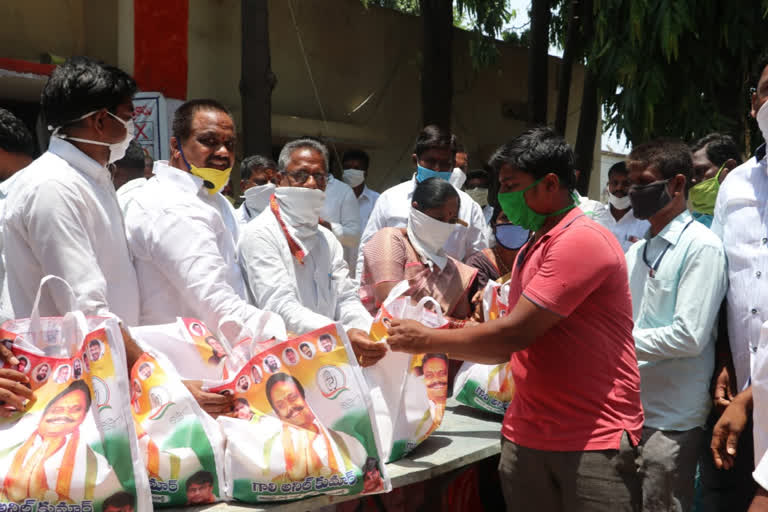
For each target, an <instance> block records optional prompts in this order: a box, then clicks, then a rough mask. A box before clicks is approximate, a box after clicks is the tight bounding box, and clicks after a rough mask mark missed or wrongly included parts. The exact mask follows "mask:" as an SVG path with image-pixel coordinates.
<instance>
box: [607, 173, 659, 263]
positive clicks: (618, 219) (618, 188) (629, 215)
mask: <svg viewBox="0 0 768 512" xmlns="http://www.w3.org/2000/svg"><path fill="white" fill-rule="evenodd" d="M629 185H630V183H629V171H627V164H626V163H625V162H617V163H615V164H613V165H612V166H611V168H610V169H608V204H607V205H605V210H606V211H605V214H603V215H599V216H598V217H597V218H595V220H596V221H598V222H599V223H600V224H602V225H603V226H605V227H606V228H608V229H609V230H611V233H613V236H615V237H616V239H617V240H618V241H619V243H620V244H621V248H622V249H624V252H627V250H629V248H630V247H631V246H632V244H633V243H635V242H637V241H638V240H640V239H641V238H643V237H644V236H645V233H646V232H647V231H648V228H650V227H651V225H650V224H649V223H648V221H647V220H641V219H638V218H637V217H635V213H634V212H633V211H632V205H631V204H630V201H629Z"/></svg>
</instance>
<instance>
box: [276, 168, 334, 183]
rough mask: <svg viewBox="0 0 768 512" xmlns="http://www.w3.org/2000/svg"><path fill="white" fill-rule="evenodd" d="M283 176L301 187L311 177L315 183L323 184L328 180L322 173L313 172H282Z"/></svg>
mask: <svg viewBox="0 0 768 512" xmlns="http://www.w3.org/2000/svg"><path fill="white" fill-rule="evenodd" d="M283 174H285V175H286V176H288V177H289V178H290V179H292V180H293V181H295V182H296V183H298V184H299V185H303V184H304V183H306V182H307V180H309V177H310V176H312V178H314V180H315V183H325V181H326V180H327V179H328V175H327V174H325V173H323V174H321V173H314V172H307V171H295V172H288V171H283Z"/></svg>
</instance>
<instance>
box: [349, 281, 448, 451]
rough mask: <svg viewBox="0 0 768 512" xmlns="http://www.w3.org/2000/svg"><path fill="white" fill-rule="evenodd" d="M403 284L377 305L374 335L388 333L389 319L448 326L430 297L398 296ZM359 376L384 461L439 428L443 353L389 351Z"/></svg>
mask: <svg viewBox="0 0 768 512" xmlns="http://www.w3.org/2000/svg"><path fill="white" fill-rule="evenodd" d="M408 288H409V283H408V281H402V282H400V283H398V284H397V285H395V287H394V288H393V289H392V291H391V292H390V294H389V296H388V297H387V299H386V300H385V301H384V302H383V303H382V305H381V308H380V309H379V311H378V313H377V314H376V317H375V318H374V322H373V325H372V326H371V332H370V335H371V337H372V338H373V339H375V340H377V341H378V340H384V339H385V338H386V337H387V329H388V327H389V321H390V319H392V318H399V319H410V320H417V321H419V322H421V323H422V324H424V325H426V326H428V327H434V328H440V327H444V326H446V325H447V324H448V322H447V321H446V320H445V319H444V318H443V315H442V311H441V309H440V306H439V305H438V304H437V302H436V301H435V300H434V299H433V298H431V297H424V298H422V299H421V300H420V301H419V302H418V303H416V304H413V303H412V301H411V298H410V297H408V296H403V294H404V293H406V292H407V290H408ZM428 305H431V306H432V308H433V309H432V310H430V309H429V308H428V307H427V306H428ZM363 374H364V375H365V378H366V381H367V382H368V387H369V388H370V389H371V398H372V403H373V407H374V412H375V415H376V422H377V425H378V430H379V433H380V434H381V440H382V444H383V446H384V450H385V451H384V454H383V455H384V457H385V460H386V461H387V462H391V461H394V460H397V459H399V458H401V457H403V456H404V455H406V454H407V453H408V452H410V451H411V450H413V449H414V448H415V447H416V446H418V445H419V444H420V443H421V442H422V441H424V439H426V438H427V437H428V436H429V435H430V434H431V433H432V432H434V431H435V429H437V428H438V427H439V426H440V423H441V422H442V419H443V414H444V413H445V402H446V399H447V392H448V357H447V356H446V355H445V354H419V355H411V354H406V353H403V352H392V351H388V352H387V354H386V355H385V356H384V357H383V358H382V359H381V360H379V362H377V363H376V364H375V365H373V366H369V367H367V368H364V369H363Z"/></svg>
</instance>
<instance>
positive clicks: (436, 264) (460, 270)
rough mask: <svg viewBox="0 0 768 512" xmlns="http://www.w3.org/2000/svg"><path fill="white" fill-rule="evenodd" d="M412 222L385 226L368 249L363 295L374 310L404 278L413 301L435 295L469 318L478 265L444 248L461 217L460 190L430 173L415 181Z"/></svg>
mask: <svg viewBox="0 0 768 512" xmlns="http://www.w3.org/2000/svg"><path fill="white" fill-rule="evenodd" d="M412 200H413V202H412V204H411V212H410V216H409V218H408V227H407V228H405V229H403V228H383V229H381V230H379V232H378V233H376V234H375V235H374V236H373V238H371V239H370V240H369V241H368V242H367V243H366V244H365V246H364V248H363V275H362V278H361V285H360V298H361V299H362V301H363V304H364V305H365V306H366V308H367V309H368V311H369V312H371V314H375V313H376V311H377V310H378V309H379V307H380V306H381V303H382V302H383V301H384V300H385V299H386V298H387V295H389V292H390V290H392V288H393V287H394V286H395V285H396V284H397V283H399V282H400V281H403V280H408V281H409V282H410V284H411V288H410V290H409V291H408V292H407V295H410V296H411V297H412V298H413V299H414V300H419V299H421V298H422V297H427V296H429V297H432V298H434V299H435V300H437V302H438V303H439V304H440V307H441V309H442V310H443V311H442V312H443V314H444V315H446V316H449V317H451V318H455V319H465V318H467V317H469V316H470V315H471V314H472V308H471V306H470V299H471V298H472V295H471V291H472V288H473V284H474V281H475V276H476V275H477V269H474V268H472V267H470V266H468V265H465V264H464V263H462V262H460V261H458V260H456V259H454V258H452V257H450V256H448V255H447V254H445V252H444V250H443V247H444V246H445V243H446V242H447V241H448V238H449V237H450V236H451V233H452V232H453V229H454V227H455V225H456V223H460V222H462V221H461V220H460V219H459V218H458V212H459V200H460V198H459V194H458V192H456V189H455V188H454V187H453V185H451V184H450V183H449V182H447V181H445V180H442V179H439V178H430V179H428V180H424V181H423V182H421V183H419V184H418V185H417V186H416V189H415V190H414V191H413V198H412Z"/></svg>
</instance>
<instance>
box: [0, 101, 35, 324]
mask: <svg viewBox="0 0 768 512" xmlns="http://www.w3.org/2000/svg"><path fill="white" fill-rule="evenodd" d="M33 152H34V147H33V143H32V134H31V133H30V132H29V129H27V126H26V125H25V124H24V122H23V121H22V120H21V119H19V118H17V117H16V116H15V115H13V114H12V113H11V112H9V111H8V110H5V109H4V108H0V288H1V289H2V298H0V321H5V320H8V319H10V318H12V317H13V311H12V310H11V299H10V297H9V296H8V286H7V283H6V282H5V253H4V252H3V237H2V229H3V224H4V222H3V218H4V216H5V213H4V212H5V203H6V199H7V198H8V194H9V193H10V191H11V188H12V187H13V185H14V183H15V182H16V180H17V179H18V177H19V174H18V171H20V170H21V169H23V168H24V167H26V166H28V165H29V164H31V163H32V160H33V158H32V154H33Z"/></svg>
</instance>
